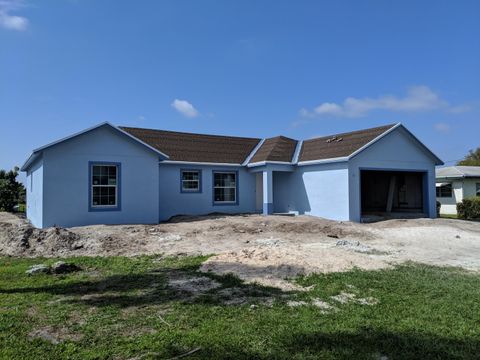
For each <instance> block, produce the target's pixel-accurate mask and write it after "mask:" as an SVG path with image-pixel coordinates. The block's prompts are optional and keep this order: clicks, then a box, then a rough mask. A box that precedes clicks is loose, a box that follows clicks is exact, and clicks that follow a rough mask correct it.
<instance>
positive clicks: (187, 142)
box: [120, 126, 261, 164]
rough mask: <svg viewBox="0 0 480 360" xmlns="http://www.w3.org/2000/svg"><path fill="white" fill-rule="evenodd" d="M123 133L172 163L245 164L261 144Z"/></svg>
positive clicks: (177, 134)
mask: <svg viewBox="0 0 480 360" xmlns="http://www.w3.org/2000/svg"><path fill="white" fill-rule="evenodd" d="M120 129H122V130H123V131H126V132H127V133H129V134H131V135H132V136H135V137H136V138H138V139H140V140H141V141H143V142H145V143H147V144H149V145H150V146H152V147H154V148H155V149H158V150H159V151H161V152H164V153H166V154H168V156H169V157H170V158H169V161H182V162H204V163H224V164H242V163H243V162H244V161H245V159H246V158H247V157H248V156H249V155H250V153H251V152H252V151H253V149H254V148H255V147H256V145H257V144H258V143H259V142H260V140H261V139H256V138H246V137H234V136H219V135H202V134H192V133H183V132H174V131H165V130H151V129H140V128H132V127H123V126H121V127H120Z"/></svg>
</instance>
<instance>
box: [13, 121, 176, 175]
mask: <svg viewBox="0 0 480 360" xmlns="http://www.w3.org/2000/svg"><path fill="white" fill-rule="evenodd" d="M105 125H108V126H110V127H111V128H113V129H115V130H117V131H118V132H120V133H122V134H124V135H126V136H128V137H129V138H131V139H133V140H134V141H136V142H138V143H139V144H141V145H143V146H145V147H147V148H149V149H150V150H152V151H154V152H155V153H157V154H159V155H161V156H162V157H164V158H166V159H168V158H169V156H168V155H167V154H164V153H162V152H161V151H159V150H157V149H155V148H154V147H152V146H150V145H148V144H146V143H144V142H143V141H141V140H140V139H137V138H136V137H135V136H133V135H131V134H129V133H127V132H126V131H123V130H122V129H120V128H118V127H116V126H115V125H112V124H110V123H109V122H108V121H105V122H102V123H100V124H97V125H95V126H91V127H89V128H87V129H85V130H82V131H79V132H76V133H74V134H72V135H69V136H66V137H64V138H61V139H59V140H56V141H53V142H51V143H49V144H47V145H44V146H41V147H39V148H36V149H35V150H33V152H32V154H31V155H30V157H29V158H28V159H27V161H25V163H24V164H23V166H22V168H21V171H26V169H27V167H28V166H29V165H30V163H31V162H32V160H34V158H35V157H34V155H35V154H38V153H39V152H41V151H43V150H45V149H47V148H49V147H52V146H54V145H57V144H60V143H62V142H64V141H67V140H70V139H73V138H75V137H77V136H80V135H83V134H85V133H87V132H89V131H92V130H95V129H98V128H100V127H102V126H105Z"/></svg>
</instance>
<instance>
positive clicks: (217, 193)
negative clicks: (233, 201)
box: [214, 188, 225, 202]
mask: <svg viewBox="0 0 480 360" xmlns="http://www.w3.org/2000/svg"><path fill="white" fill-rule="evenodd" d="M214 199H215V201H218V202H221V201H225V200H224V199H225V197H224V193H223V189H222V188H215V195H214Z"/></svg>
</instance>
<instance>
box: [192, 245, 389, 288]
mask: <svg viewBox="0 0 480 360" xmlns="http://www.w3.org/2000/svg"><path fill="white" fill-rule="evenodd" d="M388 266H389V265H388V263H386V262H385V261H382V260H380V259H376V258H374V257H370V256H368V255H364V254H359V253H355V252H345V251H343V250H341V249H337V248H333V247H331V248H322V247H310V248H309V250H307V249H304V248H291V247H288V248H287V247H266V246H260V247H250V248H245V249H243V250H241V251H238V252H237V251H233V252H228V253H224V254H220V255H217V256H213V257H211V258H209V259H208V260H207V261H206V262H204V264H203V265H202V267H201V268H200V270H201V271H204V272H209V271H212V272H214V273H216V274H222V275H225V274H234V275H236V276H238V277H239V278H241V279H242V280H244V281H245V282H247V283H259V284H262V285H265V286H272V287H277V288H280V289H282V290H285V291H292V290H302V289H303V288H301V287H300V286H297V285H295V284H293V283H291V282H290V281H288V280H289V279H293V278H295V277H297V276H298V275H308V274H311V273H328V272H340V271H347V270H351V269H353V268H354V267H360V268H362V269H369V270H375V269H381V268H386V267H388Z"/></svg>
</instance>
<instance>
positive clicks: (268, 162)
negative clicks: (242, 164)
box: [247, 161, 293, 167]
mask: <svg viewBox="0 0 480 360" xmlns="http://www.w3.org/2000/svg"><path fill="white" fill-rule="evenodd" d="M268 164H277V165H293V164H292V163H291V162H288V161H258V162H256V163H251V164H248V165H247V167H255V166H264V165H268Z"/></svg>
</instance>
